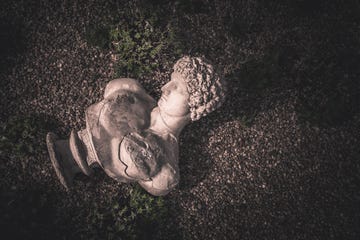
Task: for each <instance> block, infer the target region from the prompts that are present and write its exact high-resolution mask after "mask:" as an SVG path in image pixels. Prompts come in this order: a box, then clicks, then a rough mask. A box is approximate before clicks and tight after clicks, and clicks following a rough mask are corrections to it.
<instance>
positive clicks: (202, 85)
mask: <svg viewBox="0 0 360 240" xmlns="http://www.w3.org/2000/svg"><path fill="white" fill-rule="evenodd" d="M174 72H178V73H180V74H181V75H182V76H183V77H184V79H185V82H186V84H187V90H188V92H189V95H190V98H189V106H190V116H191V120H192V121H196V120H199V119H200V118H201V117H204V116H206V115H208V114H209V113H210V112H212V111H214V110H215V109H217V108H219V107H220V106H221V105H222V104H223V102H224V100H225V93H226V84H225V82H223V80H222V79H221V78H220V77H219V75H218V74H217V73H216V72H215V70H214V67H213V66H212V65H211V64H210V63H209V62H207V61H206V60H205V59H203V58H200V57H190V56H184V57H182V58H180V59H179V60H178V61H177V62H176V63H175V65H174Z"/></svg>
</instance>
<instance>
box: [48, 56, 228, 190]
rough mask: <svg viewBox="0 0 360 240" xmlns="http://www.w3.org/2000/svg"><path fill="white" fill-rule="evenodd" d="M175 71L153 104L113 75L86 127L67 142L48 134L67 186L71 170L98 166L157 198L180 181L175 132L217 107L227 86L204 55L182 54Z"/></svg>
mask: <svg viewBox="0 0 360 240" xmlns="http://www.w3.org/2000/svg"><path fill="white" fill-rule="evenodd" d="M173 70H174V71H173V73H172V74H171V80H170V81H169V82H168V83H167V84H166V85H164V86H163V87H162V89H161V90H162V95H161V98H160V99H159V101H158V103H157V106H156V103H155V101H154V99H153V98H152V97H151V96H149V95H148V94H147V93H146V92H145V90H144V89H143V88H142V87H141V85H140V84H139V83H138V82H137V81H136V80H134V79H130V78H121V79H115V80H112V81H110V82H109V83H108V85H107V86H106V89H105V94H104V99H103V100H102V101H100V102H99V103H95V104H93V105H91V106H90V107H88V108H87V110H86V113H85V115H86V129H84V130H81V131H79V132H77V133H76V132H75V131H72V132H71V135H70V139H69V140H59V139H58V138H57V136H56V135H55V134H53V133H48V135H47V145H48V150H49V154H50V158H51V161H52V163H53V165H54V168H55V170H56V173H57V176H58V177H59V179H60V181H61V183H62V184H63V185H64V186H65V187H66V188H69V187H70V186H71V184H72V179H73V177H74V175H75V174H77V173H78V172H83V173H85V174H87V175H90V174H91V172H92V170H91V168H92V167H96V166H100V167H102V168H103V169H104V171H105V172H106V174H107V175H108V176H110V177H112V178H113V179H115V180H117V181H120V182H130V181H136V182H138V183H139V184H140V185H141V186H142V187H143V188H144V189H145V190H147V191H148V192H149V193H151V194H153V195H157V196H160V195H165V194H167V193H168V192H169V191H170V190H171V189H173V188H174V187H175V186H176V185H177V184H178V182H179V176H180V175H179V166H178V162H179V161H178V157H179V149H178V137H179V134H180V132H181V130H182V129H183V128H184V126H186V125H187V124H188V123H190V122H191V121H196V120H198V119H200V118H201V117H203V116H206V115H207V114H209V113H210V112H212V111H214V110H215V109H217V108H218V107H220V106H221V104H222V103H223V101H224V98H225V90H226V88H225V84H224V82H223V81H222V79H221V78H220V77H219V76H218V74H217V73H216V72H215V70H214V68H213V66H212V65H211V64H209V63H208V62H207V61H206V60H204V59H202V58H198V57H189V56H185V57H183V58H181V59H179V60H178V61H177V62H176V63H175V65H174V69H173Z"/></svg>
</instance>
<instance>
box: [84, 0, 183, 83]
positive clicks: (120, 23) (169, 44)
mask: <svg viewBox="0 0 360 240" xmlns="http://www.w3.org/2000/svg"><path fill="white" fill-rule="evenodd" d="M144 4H145V3H142V4H140V3H128V4H127V5H126V6H124V9H126V11H119V12H117V16H116V19H118V20H117V21H114V23H111V24H110V23H107V24H104V25H103V26H89V27H87V31H86V35H85V38H86V40H87V42H88V43H89V44H91V45H94V46H98V47H100V48H106V47H109V48H110V49H111V50H112V51H113V53H114V59H115V61H116V63H115V76H114V77H116V78H117V77H135V78H141V77H142V76H144V75H146V74H148V73H150V72H151V71H153V70H155V69H157V68H159V67H160V66H161V65H162V64H163V63H167V62H173V61H174V59H176V58H178V57H179V56H180V55H181V54H182V53H183V44H182V43H181V41H180V40H179V38H178V37H177V34H176V32H177V31H176V30H175V28H174V25H176V24H174V23H175V21H176V19H171V18H167V19H166V18H164V16H167V14H164V13H163V10H161V9H160V8H157V7H155V6H153V5H151V4H150V5H149V4H148V5H144ZM149 8H150V10H149Z"/></svg>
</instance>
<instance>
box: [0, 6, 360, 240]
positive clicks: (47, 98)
mask: <svg viewBox="0 0 360 240" xmlns="http://www.w3.org/2000/svg"><path fill="white" fill-rule="evenodd" d="M123 2H124V3H120V2H116V1H96V0H91V1H83V0H80V1H65V0H64V1H1V3H0V54H1V56H0V84H1V88H0V94H1V103H0V106H1V112H0V117H1V128H2V129H1V131H2V132H1V135H0V137H1V139H0V140H1V142H0V143H1V145H0V146H1V149H0V150H1V151H0V159H1V165H0V175H1V179H0V191H1V192H0V216H1V217H0V227H1V236H2V237H1V239H85V238H86V239H111V238H113V239H121V238H120V237H118V236H116V235H115V236H110V235H109V230H108V229H112V224H113V223H112V222H106V221H105V223H106V224H105V225H100V224H99V223H100V222H101V221H100V220H99V219H98V218H92V216H94V214H93V212H94V211H95V210H96V212H97V213H99V214H102V213H103V212H105V211H106V209H108V208H109V206H111V205H112V204H113V203H114V202H119V203H120V204H126V199H127V197H128V196H129V189H131V188H132V186H131V185H125V184H119V183H116V182H115V181H113V180H112V179H111V178H109V177H107V176H106V175H105V174H104V173H103V172H102V171H96V172H95V175H94V177H92V178H88V177H85V176H79V177H77V179H76V181H75V187H74V189H73V190H72V191H70V192H66V191H65V190H64V189H63V187H62V186H61V185H60V183H59V181H58V180H57V178H56V175H55V171H54V170H53V169H52V166H51V163H50V159H49V156H48V153H47V150H46V144H45V135H46V132H47V131H50V130H51V131H54V132H56V133H58V134H60V135H62V136H63V137H68V135H69V134H70V131H71V129H77V130H79V129H82V128H84V127H85V118H84V110H85V109H86V107H88V106H89V105H91V104H92V103H95V102H97V101H99V100H100V99H101V98H102V94H103V92H104V87H105V86H106V83H107V82H109V81H110V80H112V79H113V78H114V69H113V65H114V61H113V59H112V54H113V52H112V51H111V49H109V48H106V47H104V46H105V45H106V44H105V43H104V41H106V39H101V38H100V40H99V42H100V43H99V44H98V45H101V46H100V47H99V46H96V41H95V42H94V43H91V42H89V41H88V40H87V35H88V34H89V26H100V25H104V24H106V23H107V22H111V21H113V20H114V19H115V20H116V16H117V14H116V13H117V11H126V10H127V9H124V6H127V5H126V4H125V1H123ZM134 2H135V3H134V4H135V5H136V4H138V6H151V8H148V9H149V11H152V10H153V9H156V8H161V9H162V10H161V11H162V16H161V18H160V19H163V21H165V20H169V19H172V20H174V22H175V23H177V24H178V25H177V26H178V33H177V34H179V40H181V41H182V42H183V44H184V48H183V54H190V55H204V56H206V57H207V58H209V59H210V60H211V61H212V62H214V64H215V65H216V66H217V68H218V69H219V71H221V72H223V73H224V76H225V78H226V80H227V82H228V85H229V92H228V98H227V101H226V102H225V104H224V106H223V107H222V108H221V109H219V110H217V111H216V112H214V113H212V114H210V115H209V116H207V117H206V118H203V119H201V120H199V121H197V122H194V123H192V124H191V125H189V126H187V127H186V128H185V129H184V130H183V132H182V135H181V139H180V174H181V181H180V184H179V187H178V188H177V189H176V190H174V191H173V192H171V193H170V194H168V195H167V196H166V197H165V198H164V200H165V201H166V202H167V204H168V206H169V216H168V217H169V219H168V220H167V221H163V222H162V223H161V224H160V222H159V224H158V225H159V226H158V227H159V229H161V230H157V231H158V232H156V233H155V234H154V235H152V236H141V234H140V235H138V236H139V237H140V238H142V239H149V238H154V239H173V238H178V239H354V240H355V239H360V161H359V160H360V131H359V129H360V107H359V106H360V84H359V83H358V81H359V79H360V65H359V64H360V4H359V3H358V1H355V0H353V1H351V0H349V1H310V0H294V1H276V3H275V2H271V1H263V0H254V1H246V0H245V1H220V0H216V1H209V0H186V1H176V2H174V3H173V2H171V1H167V0H157V1H134ZM145 9H146V7H145ZM94 28H95V27H94ZM94 31H95V30H94ZM95 32H96V31H95ZM100 34H101V31H100ZM101 47H103V48H101ZM167 54H169V55H171V54H173V53H171V52H169V53H167ZM174 56H175V55H174ZM164 59H165V58H164ZM167 59H168V58H167ZM159 61H160V63H161V64H160V66H159V68H158V69H155V70H154V72H152V73H150V74H148V75H145V76H143V77H141V78H140V79H139V81H140V82H141V83H142V84H143V85H144V86H145V88H146V90H147V91H149V93H150V94H151V95H152V96H153V97H154V98H155V99H158V98H159V96H160V87H161V86H162V85H163V84H164V83H165V82H166V81H168V79H169V76H170V73H171V66H172V64H173V63H174V62H171V63H168V62H166V61H165V60H162V59H160V60H159ZM29 118H31V119H41V121H40V120H39V121H37V120H36V121H35V123H34V121H29V122H26V121H23V120H21V119H29ZM19 119H20V120H19ZM36 123H38V124H36ZM9 129H10V130H9ZM11 129H12V130H11ZM17 129H26V134H27V135H26V136H24V131H22V132H21V131H20V133H19V132H18V131H17ZM9 136H10V137H9ZM5 137H6V138H5ZM102 223H103V222H102ZM165 223H166V224H165Z"/></svg>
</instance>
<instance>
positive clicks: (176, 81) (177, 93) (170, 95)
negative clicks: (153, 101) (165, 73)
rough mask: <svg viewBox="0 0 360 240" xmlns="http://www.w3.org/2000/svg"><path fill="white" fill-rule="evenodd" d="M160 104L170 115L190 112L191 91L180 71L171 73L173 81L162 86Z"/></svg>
mask: <svg viewBox="0 0 360 240" xmlns="http://www.w3.org/2000/svg"><path fill="white" fill-rule="evenodd" d="M161 91H162V95H161V98H160V100H159V102H158V106H159V108H160V110H161V111H162V112H165V113H166V114H167V115H169V116H174V117H181V116H185V115H186V114H188V113H189V105H188V102H189V92H188V90H187V85H186V82H185V80H184V78H183V77H182V76H181V74H180V73H178V72H173V73H172V74H171V81H170V82H168V83H167V84H165V85H164V86H163V87H162V88H161Z"/></svg>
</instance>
